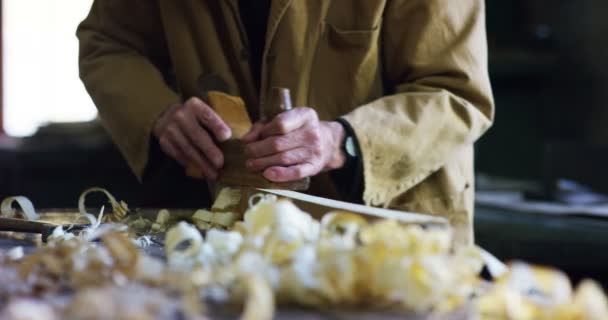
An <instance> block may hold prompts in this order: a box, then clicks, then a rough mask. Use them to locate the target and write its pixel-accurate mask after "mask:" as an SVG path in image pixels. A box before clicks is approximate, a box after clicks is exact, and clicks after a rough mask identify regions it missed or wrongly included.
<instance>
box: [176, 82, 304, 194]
mask: <svg viewBox="0 0 608 320" xmlns="http://www.w3.org/2000/svg"><path fill="white" fill-rule="evenodd" d="M208 99H209V104H210V106H211V108H213V110H214V111H215V112H216V113H217V114H218V115H219V116H220V117H221V118H222V119H223V120H224V121H225V122H226V124H227V125H228V126H229V127H230V129H231V130H232V136H231V137H230V139H228V140H227V141H225V142H223V143H221V144H219V147H220V149H221V150H222V152H223V153H224V167H223V168H222V170H221V171H220V176H219V179H218V180H219V182H220V183H222V184H224V185H228V186H235V187H238V186H242V187H257V188H270V189H289V190H306V189H308V185H309V179H303V180H299V181H294V182H285V183H277V182H272V181H270V180H268V179H266V178H265V177H264V176H263V175H262V173H261V172H251V171H249V170H248V169H247V168H246V167H245V161H246V160H247V159H246V157H245V153H244V150H245V143H244V142H243V141H242V138H243V136H244V135H245V134H246V133H247V132H249V130H250V129H251V127H252V122H251V119H250V118H249V114H248V113H247V108H246V107H245V103H244V102H243V100H242V99H241V98H239V97H235V96H231V95H228V94H225V93H223V92H218V91H210V92H208ZM186 174H187V175H188V176H190V177H194V178H203V177H202V175H201V174H200V172H199V171H198V170H197V169H196V168H195V167H193V166H189V167H188V168H187V170H186Z"/></svg>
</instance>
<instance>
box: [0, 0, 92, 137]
mask: <svg viewBox="0 0 608 320" xmlns="http://www.w3.org/2000/svg"><path fill="white" fill-rule="evenodd" d="M2 2H3V8H2V14H3V17H2V18H3V19H2V22H3V32H4V34H3V36H4V39H3V41H4V43H3V56H4V70H3V71H4V75H3V76H4V81H3V82H4V101H3V102H4V103H3V104H4V113H3V116H4V129H5V132H6V133H7V134H9V135H11V136H28V135H32V134H33V133H35V131H36V129H37V128H38V127H39V126H40V125H42V124H45V123H48V122H71V121H88V120H92V119H94V118H95V116H96V114H97V112H96V110H95V107H94V105H93V102H92V101H91V98H90V97H89V96H88V94H87V92H86V91H85V89H84V86H83V85H82V82H81V81H80V79H79V77H78V40H77V39H76V35H75V33H76V27H77V26H78V24H79V23H80V21H82V19H84V17H85V16H86V15H87V13H88V11H89V9H90V7H91V3H92V2H93V1H92V0H4V1H2Z"/></svg>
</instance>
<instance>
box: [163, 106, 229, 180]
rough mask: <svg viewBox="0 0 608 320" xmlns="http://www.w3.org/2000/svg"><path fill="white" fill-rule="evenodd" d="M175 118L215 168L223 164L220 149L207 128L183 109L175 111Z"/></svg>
mask: <svg viewBox="0 0 608 320" xmlns="http://www.w3.org/2000/svg"><path fill="white" fill-rule="evenodd" d="M175 119H176V121H177V123H178V125H179V127H180V128H181V130H182V132H184V133H185V135H186V137H187V138H188V139H189V140H190V142H191V143H192V144H194V145H195V146H196V147H197V149H199V151H201V152H202V153H203V154H204V155H205V157H206V158H207V159H208V160H210V161H211V164H213V166H214V167H215V168H217V169H219V168H221V167H222V166H224V155H223V153H222V151H221V150H220V149H219V148H218V147H217V146H216V145H215V142H213V140H212V139H211V137H210V136H209V133H208V132H207V130H205V128H203V127H201V126H200V125H199V123H198V121H196V119H194V118H193V117H191V116H189V115H188V113H187V112H185V111H180V112H177V113H176V114H175Z"/></svg>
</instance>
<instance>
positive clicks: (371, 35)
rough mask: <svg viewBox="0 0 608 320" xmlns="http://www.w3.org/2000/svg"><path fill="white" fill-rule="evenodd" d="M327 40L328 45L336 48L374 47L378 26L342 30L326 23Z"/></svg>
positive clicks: (378, 30)
mask: <svg viewBox="0 0 608 320" xmlns="http://www.w3.org/2000/svg"><path fill="white" fill-rule="evenodd" d="M327 28H328V30H327V38H328V42H329V44H330V45H332V46H334V47H336V48H345V49H346V48H357V47H359V48H365V47H370V46H372V45H376V43H377V41H378V33H379V32H380V25H378V26H376V27H374V28H372V29H356V30H344V29H340V28H338V27H336V26H334V25H333V24H331V23H327Z"/></svg>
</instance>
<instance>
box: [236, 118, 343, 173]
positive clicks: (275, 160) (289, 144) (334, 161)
mask: <svg viewBox="0 0 608 320" xmlns="http://www.w3.org/2000/svg"><path fill="white" fill-rule="evenodd" d="M343 139H344V128H342V125H341V124H340V123H338V122H327V121H319V118H318V116H317V113H316V111H315V110H313V109H311V108H305V107H300V108H295V109H292V110H289V111H286V112H283V113H281V114H279V115H278V116H276V117H275V118H274V119H272V121H270V122H268V123H264V124H262V123H256V124H255V125H254V127H253V128H252V130H251V131H250V132H249V133H248V134H247V135H246V136H245V137H243V140H245V142H246V143H247V146H246V147H245V154H246V155H247V157H248V158H249V159H248V160H247V163H246V165H247V168H248V169H250V170H252V171H264V177H266V179H268V180H271V181H275V182H287V181H294V180H298V179H302V178H306V177H310V176H314V175H316V174H317V173H319V172H321V171H324V170H333V169H338V168H341V167H342V166H343V165H344V162H345V157H344V155H343V154H342V152H341V148H340V147H341V144H342V140H343Z"/></svg>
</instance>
